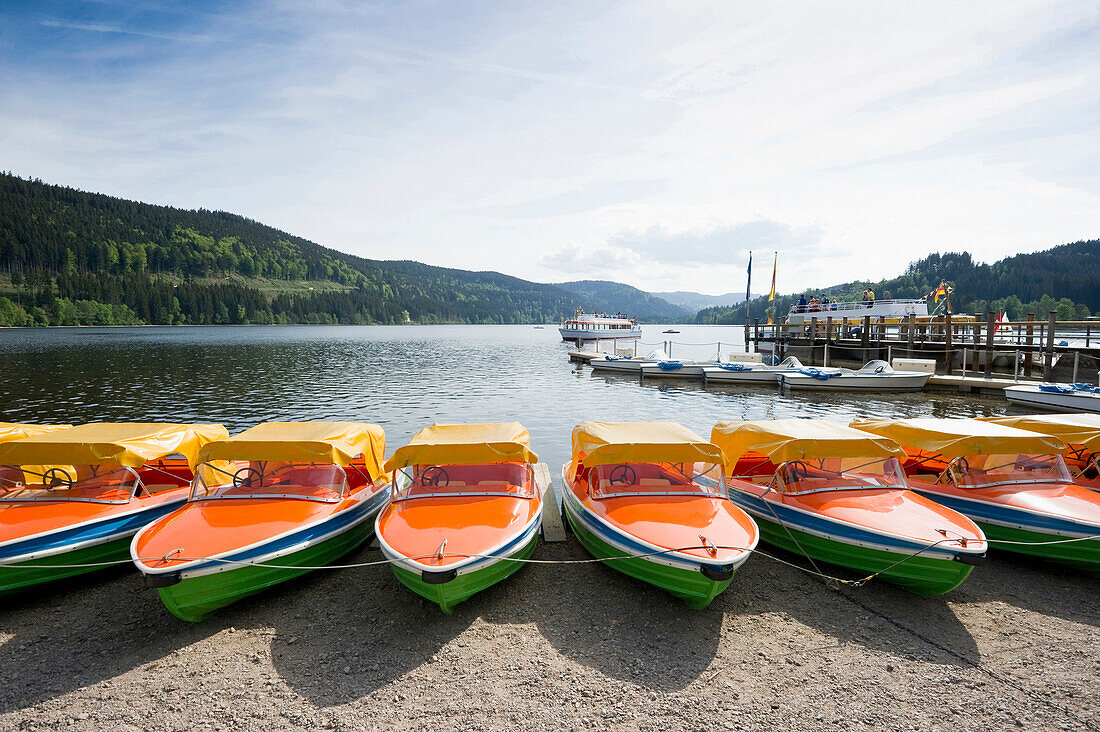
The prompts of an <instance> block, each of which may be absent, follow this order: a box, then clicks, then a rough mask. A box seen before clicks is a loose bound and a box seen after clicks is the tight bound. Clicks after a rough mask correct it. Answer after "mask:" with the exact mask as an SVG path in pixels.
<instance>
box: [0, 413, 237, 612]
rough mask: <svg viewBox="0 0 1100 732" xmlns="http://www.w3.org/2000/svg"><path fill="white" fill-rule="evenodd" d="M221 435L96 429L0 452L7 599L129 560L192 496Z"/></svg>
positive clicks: (206, 430)
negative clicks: (203, 453)
mask: <svg viewBox="0 0 1100 732" xmlns="http://www.w3.org/2000/svg"><path fill="white" fill-rule="evenodd" d="M227 435H228V432H226V430H225V428H224V427H222V426H221V425H190V424H168V423H107V422H102V423H92V424H85V425H80V426H79V427H70V428H68V429H59V430H54V431H50V432H45V433H40V434H34V435H30V436H27V437H24V438H22V439H18V440H13V441H11V442H5V443H2V444H0V466H3V470H4V473H3V475H0V483H2V484H3V486H4V489H5V490H4V492H3V494H0V594H2V593H5V592H12V591H16V590H21V589H26V588H28V587H31V586H34V585H37V584H40V583H43V582H49V581H55V580H60V579H64V578H67V577H71V576H74V575H77V574H83V573H86V572H91V571H94V570H96V569H101V568H103V567H106V566H109V565H110V564H111V563H114V562H124V561H127V560H128V558H129V552H128V547H129V544H130V538H131V537H132V536H133V535H134V534H135V533H137V532H138V531H139V530H140V529H141V528H143V527H144V526H146V525H148V524H149V523H151V522H153V521H155V520H156V519H158V518H160V517H161V516H164V515H165V514H168V513H171V512H172V511H174V510H175V509H176V508H178V507H179V506H180V505H182V504H183V502H184V501H186V500H187V495H188V493H189V492H190V489H191V481H192V478H193V476H194V473H193V470H194V468H195V466H196V465H197V456H198V453H199V451H200V449H201V448H202V447H203V445H205V444H206V443H208V442H210V441H211V440H215V439H219V438H223V437H226V436H227Z"/></svg>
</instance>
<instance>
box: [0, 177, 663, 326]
mask: <svg viewBox="0 0 1100 732" xmlns="http://www.w3.org/2000/svg"><path fill="white" fill-rule="evenodd" d="M631 289H632V288H631ZM578 307H583V308H586V309H591V310H603V311H611V310H621V309H624V308H627V307H629V305H628V304H624V303H619V302H617V301H615V300H614V299H603V298H601V297H599V296H597V295H596V294H595V293H578V292H575V291H572V290H567V289H563V288H561V287H556V286H554V285H547V284H540V283H537V282H528V281H526V280H522V279H519V278H517V277H510V276H508V275H504V274H500V273H498V272H468V271H465V270H458V269H447V268H443V267H433V266H430V265H426V264H421V263H419V262H413V261H380V260H370V259H364V258H361V257H356V256H353V255H350V254H344V253H342V252H338V251H336V250H333V249H328V248H326V247H323V246H320V245H319V244H315V243H314V242H311V241H308V240H306V239H303V238H301V237H297V236H293V235H291V234H287V233H286V232H283V231H279V230H278V229H274V228H272V227H270V226H265V225H263V224H261V223H259V222H256V221H252V220H250V219H247V218H244V217H242V216H237V215H234V214H230V213H225V212H223V211H208V210H204V209H200V210H183V209H177V208H171V207H168V206H156V205H151V204H146V203H140V202H136V201H128V200H123V199H120V198H114V197H111V196H106V195H102V194H96V193H87V192H84V191H79V190H75V189H72V188H66V187H62V186H54V185H47V184H44V183H42V182H41V181H36V180H25V179H22V178H19V177H16V176H13V175H10V174H0V325H109V324H130V323H156V324H208V323H209V324H220V323H227V324H228V323H234V324H236V323H406V322H417V323H444V322H445V323H540V322H552V321H556V320H558V319H560V318H563V317H567V316H569V315H571V314H572V313H573V312H575V310H576V309H577V308H578ZM654 312H657V311H654ZM643 317H648V316H643ZM658 319H665V317H664V315H663V314H662V316H661V317H660V318H658Z"/></svg>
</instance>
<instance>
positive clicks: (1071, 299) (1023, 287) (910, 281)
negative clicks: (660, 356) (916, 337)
mask: <svg viewBox="0 0 1100 732" xmlns="http://www.w3.org/2000/svg"><path fill="white" fill-rule="evenodd" d="M941 281H946V282H947V284H948V285H950V286H952V287H953V288H954V292H953V293H952V295H951V305H952V310H953V311H954V312H956V313H973V314H977V315H985V313H987V312H988V311H990V310H992V311H995V312H1007V313H1008V317H1009V318H1010V319H1012V320H1020V319H1023V318H1026V317H1027V314H1028V313H1029V312H1030V313H1034V314H1035V315H1036V316H1039V317H1045V316H1046V315H1047V313H1049V312H1050V311H1051V310H1054V311H1057V313H1058V318H1059V320H1083V319H1085V318H1087V317H1089V316H1090V315H1091V314H1092V313H1093V312H1096V311H1098V310H1100V239H1092V240H1089V241H1078V242H1074V243H1072V244H1063V245H1061V246H1057V247H1054V248H1052V249H1047V250H1045V251H1042V252H1033V253H1031V254H1017V255H1015V256H1012V257H1008V258H1006V259H1002V260H1000V261H998V262H994V263H993V264H981V263H975V262H974V260H973V258H972V257H971V256H970V254H969V253H967V252H961V253H956V252H948V253H945V254H932V255H930V256H928V257H925V258H924V259H921V260H919V261H917V262H913V263H912V264H910V265H909V266H908V267H907V268H906V270H905V272H904V273H903V274H902V275H901V276H899V277H895V278H893V279H889V280H881V281H879V282H847V283H845V284H842V285H836V286H834V287H828V288H825V289H807V290H805V292H804V293H796V294H793V295H781V296H778V297H776V301H775V302H774V303H771V305H772V306H773V308H774V309H773V312H774V313H778V318H777V320H782V319H783V318H784V317H785V316H786V314H787V311H788V310H789V309H790V307H791V305H793V304H794V303H795V302H797V301H798V298H799V295H801V294H805V295H806V296H807V297H809V296H810V295H811V294H816V295H820V294H824V295H825V296H826V297H828V298H830V299H838V300H858V299H859V298H860V296H861V294H862V293H863V289H864V288H865V287H868V286H869V287H871V288H872V289H873V290H874V291H875V296H876V297H877V298H879V299H889V298H919V297H922V296H924V295H927V294H928V293H929V292H931V291H932V290H933V289H935V288H936V287H937V286H938V285H939V283H940V282H941ZM768 305H769V303H768V302H767V301H766V299H765V298H754V299H753V301H752V305H751V317H753V318H760V319H761V320H762V321H763V320H764V319H765V317H766V315H765V309H766V308H767V307H768ZM745 314H746V307H745V304H744V303H742V304H740V305H737V306H735V307H715V308H707V309H705V310H701V311H699V313H698V314H697V315H696V322H698V323H727V324H736V323H744V322H745Z"/></svg>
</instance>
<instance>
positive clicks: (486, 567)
mask: <svg viewBox="0 0 1100 732" xmlns="http://www.w3.org/2000/svg"><path fill="white" fill-rule="evenodd" d="M530 442H531V441H530V437H529V436H528V434H527V430H526V429H525V428H524V427H523V425H521V424H519V423H516V422H509V423H503V424H433V425H432V426H430V427H425V428H424V429H422V430H420V431H419V432H417V433H416V434H415V435H413V438H412V439H411V440H410V441H409V444H407V445H405V446H404V447H401V448H398V449H397V450H396V451H395V452H394V454H393V456H392V457H391V458H390V459H389V461H388V462H387V463H386V469H387V470H390V471H393V482H392V484H391V488H390V505H389V506H387V507H386V510H384V511H383V512H382V513H381V514H380V515H379V516H378V528H377V531H378V544H379V546H380V547H381V548H382V553H383V555H384V556H385V557H386V558H387V559H389V560H390V562H391V564H390V566H391V567H392V568H393V573H394V576H395V577H397V580H398V581H399V582H400V583H401V584H403V585H405V586H406V587H408V588H409V589H410V590H412V591H413V592H415V593H416V594H418V595H420V596H421V597H424V598H426V599H428V600H431V601H432V602H434V603H436V604H437V605H439V608H440V609H441V610H442V611H443V612H444V613H445V614H447V615H450V614H451V612H452V611H453V610H454V607H455V606H456V605H457V604H458V603H460V602H462V601H464V600H467V599H469V598H470V597H471V596H473V595H474V594H476V593H478V592H480V591H482V590H484V589H486V588H488V587H491V586H492V585H494V584H496V583H497V582H500V581H501V580H503V579H504V578H506V577H508V576H509V575H511V574H513V573H514V572H516V571H517V570H519V569H520V568H521V567H522V566H523V562H522V560H524V559H527V558H528V557H530V556H531V555H532V554H533V553H534V551H535V547H536V545H537V543H538V537H539V528H540V527H541V526H542V490H541V488H542V487H541V486H539V485H537V483H536V480H535V471H534V465H535V463H537V462H538V456H537V455H536V454H535V453H534V452H532V451H531V444H530Z"/></svg>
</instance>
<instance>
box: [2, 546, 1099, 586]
mask: <svg viewBox="0 0 1100 732" xmlns="http://www.w3.org/2000/svg"><path fill="white" fill-rule="evenodd" d="M792 539H793V537H792ZM1094 539H1100V534H1097V535H1095V536H1081V537H1076V538H1072V539H1059V540H1056V541H1033V542H1026V541H1007V540H1001V539H987V541H988V542H989V543H997V544H1013V545H1027V546H1043V545H1046V544H1067V543H1070V542H1077V541H1091V540H1094ZM952 541H958V538H953V537H948V538H944V539H940V540H939V541H936V542H933V543H931V544H929V545H928V546H925V547H922V548H921V549H918V550H917V551H915V552H913V553H911V554H906V555H904V556H903V557H902V558H901V559H899V560H898V561H896V562H894V563H893V564H891V565H889V566H887V567H885V568H884V569H880V570H879V571H877V572H874V573H872V574H869V575H867V576H866V577H862V578H860V579H854V580H850V579H844V578H841V577H835V576H833V575H830V574H827V573H825V572H822V571H821V569H820V568H819V567H818V566H817V563H816V562H814V560H813V557H811V556H810V555H809V553H807V552H806V551H805V550H804V549H802V547H801V545H799V544H798V542H797V540H795V545H796V546H798V548H799V550H800V551H801V552H802V556H804V557H805V558H806V559H808V560H809V561H810V563H811V564H812V565H813V569H808V568H806V567H802V566H799V565H797V564H795V563H794V562H789V561H787V560H785V559H780V558H779V557H777V556H774V555H772V554H768V553H767V552H765V551H763V550H761V549H759V548H755V549H750V548H748V547H743V546H727V545H717V546H715V545H702V544H700V545H698V546H685V547H679V548H676V549H661V550H657V551H652V552H643V553H640V554H630V555H626V556H618V557H592V558H588V559H534V558H531V557H509V556H500V555H496V554H461V555H456V554H451V555H449V556H450V557H452V558H454V557H461V558H462V559H497V560H499V561H504V562H517V563H520V564H545V565H567V564H602V563H607V562H614V561H617V560H621V559H647V558H651V557H659V556H665V555H668V554H676V553H680V552H686V551H692V550H710V549H726V550H730V551H740V552H744V553H746V554H759V555H760V556H763V557H767V558H768V559H770V560H772V561H774V562H778V563H779V564H783V565H786V566H788V567H791V568H793V569H797V570H799V571H800V572H804V573H806V574H810V575H814V576H816V577H820V578H822V579H824V580H826V581H828V582H835V583H837V584H842V585H848V586H850V587H862V586H863V585H865V584H866V583H867V582H869V581H870V580H872V579H875V578H876V577H878V576H879V575H881V574H882V573H884V572H888V571H890V570H891V569H893V568H894V567H897V566H898V565H900V564H903V563H904V562H907V561H909V560H910V559H913V558H914V557H917V556H920V555H921V554H923V553H924V552H926V551H929V550H930V549H934V548H936V547H937V546H939V545H940V544H943V543H945V542H952ZM796 553H797V552H796ZM438 557H439V555H438V554H425V555H423V556H417V557H406V559H410V560H413V561H420V560H423V559H436V558H438ZM163 559H164V558H163V557H140V558H139V561H142V562H156V561H163ZM173 561H177V562H186V563H190V562H219V563H221V564H235V565H239V566H242V567H268V568H272V569H300V570H317V569H358V568H361V567H377V566H381V565H385V564H395V563H399V561H400V560H396V559H378V560H374V561H370V562H354V563H352V564H321V565H294V564H274V563H271V562H256V561H250V560H243V559H225V558H222V557H173ZM130 563H132V560H131V559H115V560H111V561H106V562H86V563H82V564H26V563H20V564H0V570H3V569H92V568H96V567H115V566H119V565H123V564H130Z"/></svg>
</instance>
